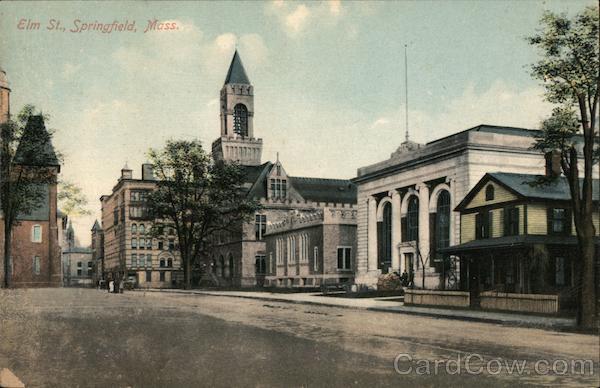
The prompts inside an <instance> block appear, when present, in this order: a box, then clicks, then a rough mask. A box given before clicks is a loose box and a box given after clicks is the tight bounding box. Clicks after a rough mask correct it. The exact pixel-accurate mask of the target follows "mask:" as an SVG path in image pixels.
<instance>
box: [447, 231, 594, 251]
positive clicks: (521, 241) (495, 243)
mask: <svg viewBox="0 0 600 388" xmlns="http://www.w3.org/2000/svg"><path fill="white" fill-rule="evenodd" d="M599 242H600V240H599V239H598V238H596V244H598V243H599ZM534 244H546V245H577V237H575V236H547V235H533V234H521V235H517V236H504V237H496V238H486V239H481V240H472V241H469V242H466V243H464V244H459V245H453V246H450V247H447V248H442V249H439V250H438V251H439V252H440V253H449V254H457V253H464V252H470V251H476V250H480V249H492V248H496V249H498V248H519V247H525V246H531V245H534Z"/></svg>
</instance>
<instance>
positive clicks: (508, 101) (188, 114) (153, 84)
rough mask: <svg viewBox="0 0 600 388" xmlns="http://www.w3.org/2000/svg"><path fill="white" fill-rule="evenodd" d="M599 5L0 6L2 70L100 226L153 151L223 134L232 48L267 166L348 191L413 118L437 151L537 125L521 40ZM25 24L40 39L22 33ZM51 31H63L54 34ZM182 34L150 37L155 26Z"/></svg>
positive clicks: (415, 135) (414, 134)
mask: <svg viewBox="0 0 600 388" xmlns="http://www.w3.org/2000/svg"><path fill="white" fill-rule="evenodd" d="M595 4H596V2H595V1H576V0H570V1H566V2H565V1H465V2H460V1H419V2H416V1H415V2H407V1H398V2H392V1H388V2H373V1H371V2H360V1H355V2H344V1H342V2H339V1H323V2H308V1H307V2H301V1H298V2H282V1H274V2H263V3H261V2H251V1H248V2H233V1H231V2H198V3H197V2H168V3H167V2H165V3H162V2H114V3H111V2H102V3H90V2H87V3H77V2H65V3H60V2H54V3H46V2H41V3H35V4H32V3H30V2H15V3H10V2H9V3H6V2H2V3H0V66H2V67H3V68H4V69H5V70H6V72H7V73H8V77H9V81H10V84H11V87H12V90H13V93H12V100H11V105H12V108H13V112H16V111H17V110H18V109H19V108H20V107H21V106H23V105H24V104H26V103H33V104H35V105H36V106H37V107H38V108H40V109H41V110H42V111H43V112H44V113H47V114H49V115H50V116H51V121H50V123H49V125H50V127H52V128H55V129H56V130H57V132H56V135H55V145H56V147H57V148H58V149H59V150H60V151H61V152H63V153H64V154H65V156H66V159H65V165H64V167H63V173H62V175H63V179H66V180H69V181H72V182H74V183H77V184H78V185H80V186H81V187H82V188H83V189H84V192H85V193H86V195H87V196H88V198H89V201H90V206H89V207H90V210H91V211H92V212H93V216H91V217H83V218H81V219H78V220H75V227H76V229H77V234H78V237H79V238H80V240H81V241H82V243H84V244H85V243H88V242H89V236H88V235H89V232H88V231H89V229H90V228H91V226H92V223H93V219H94V218H96V217H99V210H100V203H99V200H98V198H99V197H100V195H102V194H109V193H110V192H111V189H112V187H113V185H114V184H115V183H116V180H117V178H118V176H119V173H120V169H121V168H122V167H123V165H124V164H125V162H128V164H129V166H130V167H132V168H134V174H135V176H139V174H140V171H139V170H140V167H139V166H140V164H141V163H142V162H144V161H145V159H146V157H145V155H146V151H147V150H148V148H149V147H160V146H161V145H162V144H164V142H165V140H166V139H168V138H187V139H191V138H199V139H200V140H202V141H203V142H204V144H206V145H207V146H210V143H211V142H212V141H213V140H214V139H215V138H216V137H217V136H218V135H219V110H218V108H219V107H218V100H217V99H218V96H219V90H220V88H221V86H222V84H223V80H224V78H225V74H226V72H227V66H228V64H229V61H230V59H231V56H232V55H233V52H234V50H235V48H236V47H237V48H238V50H239V51H240V55H241V58H242V61H243V62H244V65H245V67H246V71H247V73H248V75H249V77H250V80H251V82H252V83H253V84H254V88H255V116H254V128H255V135H256V136H258V137H262V138H263V141H264V152H263V160H273V159H275V155H276V153H277V152H279V154H280V159H281V161H282V162H283V163H284V165H285V167H286V170H287V171H288V172H289V173H290V174H291V175H304V176H319V177H343V178H351V177H353V176H354V174H355V173H356V169H357V168H358V167H361V166H364V165H368V164H371V163H375V162H377V161H381V160H383V159H386V158H388V157H389V155H390V153H391V152H393V151H394V150H395V149H396V148H397V147H398V145H399V144H400V143H401V142H402V140H403V136H404V131H405V128H404V108H405V105H404V104H405V101H404V90H405V83H404V45H405V44H407V45H408V57H409V66H408V76H409V86H408V88H409V121H410V125H409V127H410V133H411V138H412V139H413V140H416V141H419V142H427V141H431V140H434V139H436V138H438V137H441V136H445V135H448V134H450V133H453V132H456V131H460V130H463V129H466V128H469V127H472V126H475V125H477V124H480V123H487V124H497V125H512V126H524V127H536V126H537V125H538V123H539V121H540V119H541V118H542V117H543V116H544V115H546V114H547V113H548V112H549V110H550V107H549V105H548V104H546V103H544V102H543V100H542V97H541V88H540V86H539V85H538V83H537V82H536V81H534V80H532V79H531V77H530V75H529V70H528V64H530V63H532V62H534V61H535V60H536V58H537V57H536V52H535V51H534V50H533V48H531V47H530V46H528V44H527V43H526V41H525V39H524V38H525V37H526V36H528V35H530V34H532V33H533V32H534V31H535V29H536V28H537V27H538V20H539V18H540V16H541V14H542V12H543V11H544V10H546V9H549V10H552V11H558V12H567V13H569V14H573V13H576V12H577V11H579V10H580V9H582V8H583V7H584V6H585V5H595ZM22 19H25V20H27V19H30V20H32V21H39V22H40V23H41V29H40V30H37V31H35V30H33V31H32V30H29V31H27V30H19V29H18V24H19V21H20V20H22ZM50 19H55V20H60V22H61V25H62V26H64V27H66V31H65V32H62V31H48V30H46V29H45V27H46V26H47V25H48V23H49V21H50ZM77 19H79V20H81V22H89V23H93V22H96V21H97V22H100V23H112V22H113V21H118V22H125V21H129V22H132V21H134V20H135V22H136V28H137V32H135V33H126V32H113V33H110V34H103V33H100V32H97V31H86V32H82V33H73V32H70V31H69V30H70V29H72V28H74V25H75V24H74V21H75V20H77ZM153 19H158V20H159V21H171V22H176V23H177V25H178V26H179V28H178V29H177V30H174V31H150V32H148V33H143V30H144V29H145V27H146V25H147V23H148V20H153Z"/></svg>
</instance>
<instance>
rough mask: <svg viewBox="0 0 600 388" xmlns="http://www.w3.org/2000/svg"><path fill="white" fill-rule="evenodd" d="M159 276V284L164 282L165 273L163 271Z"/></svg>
mask: <svg viewBox="0 0 600 388" xmlns="http://www.w3.org/2000/svg"><path fill="white" fill-rule="evenodd" d="M159 274H160V279H159V280H160V281H161V282H164V281H165V272H164V271H160V272H159Z"/></svg>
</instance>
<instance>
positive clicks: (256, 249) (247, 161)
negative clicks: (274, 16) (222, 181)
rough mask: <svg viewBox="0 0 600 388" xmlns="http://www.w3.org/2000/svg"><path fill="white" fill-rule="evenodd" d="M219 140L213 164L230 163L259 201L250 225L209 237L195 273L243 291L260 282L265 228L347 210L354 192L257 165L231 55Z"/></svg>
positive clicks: (245, 96) (250, 112)
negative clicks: (295, 215)
mask: <svg viewBox="0 0 600 388" xmlns="http://www.w3.org/2000/svg"><path fill="white" fill-rule="evenodd" d="M220 101H221V135H220V137H219V138H218V139H217V140H215V142H213V145H212V153H213V157H214V158H215V160H225V161H235V162H238V163H240V164H241V165H242V168H243V169H244V171H245V182H244V188H245V189H246V190H247V195H248V196H249V197H251V198H255V199H257V200H259V201H260V203H261V205H262V209H261V210H260V211H259V212H257V214H255V217H254V221H253V222H249V223H244V224H243V225H238V226H237V228H235V230H232V231H230V232H229V233H222V234H219V235H217V236H214V239H213V246H212V250H211V253H210V255H209V257H206V258H205V260H204V263H203V265H202V267H201V268H200V276H201V278H202V280H201V282H207V283H210V284H213V285H219V286H234V287H248V286H256V285H257V271H259V273H258V279H259V281H260V282H262V278H263V277H264V274H263V273H262V272H261V268H262V267H260V266H259V267H257V266H256V263H257V262H259V263H262V262H264V261H265V258H266V254H267V251H266V246H265V233H266V230H267V225H268V224H271V223H276V222H279V221H282V220H284V219H285V218H286V217H288V216H289V212H290V211H299V212H314V211H315V210H318V209H323V208H326V207H348V208H350V207H352V206H353V205H354V204H355V203H356V187H355V185H354V184H353V183H352V182H350V181H349V180H343V179H322V178H308V177H294V176H290V175H288V174H287V172H286V171H285V169H284V167H283V165H282V163H281V162H280V161H279V160H277V161H275V162H265V163H261V155H262V144H263V142H262V139H259V138H256V137H255V136H256V131H255V129H254V123H253V120H254V87H253V86H252V84H251V83H250V81H249V79H248V75H247V73H246V70H245V69H244V66H243V65H242V61H241V58H240V56H239V54H238V53H237V51H236V53H235V54H234V56H233V59H232V61H231V64H230V66H229V70H228V72H227V76H226V78H225V82H224V85H223V88H222V89H221V99H220Z"/></svg>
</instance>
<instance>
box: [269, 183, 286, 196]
mask: <svg viewBox="0 0 600 388" xmlns="http://www.w3.org/2000/svg"><path fill="white" fill-rule="evenodd" d="M271 198H281V199H285V198H287V180H285V179H271Z"/></svg>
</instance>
